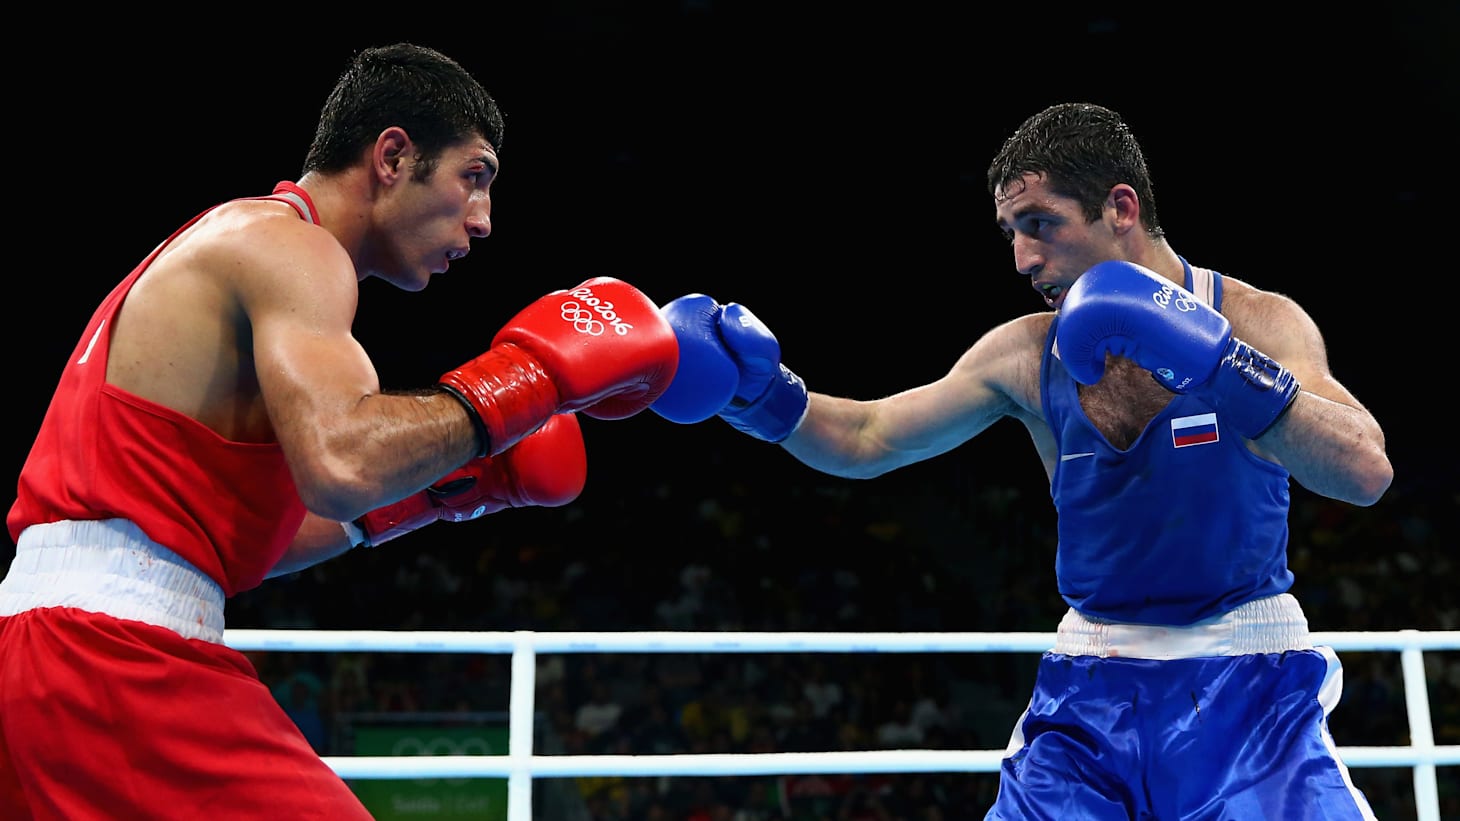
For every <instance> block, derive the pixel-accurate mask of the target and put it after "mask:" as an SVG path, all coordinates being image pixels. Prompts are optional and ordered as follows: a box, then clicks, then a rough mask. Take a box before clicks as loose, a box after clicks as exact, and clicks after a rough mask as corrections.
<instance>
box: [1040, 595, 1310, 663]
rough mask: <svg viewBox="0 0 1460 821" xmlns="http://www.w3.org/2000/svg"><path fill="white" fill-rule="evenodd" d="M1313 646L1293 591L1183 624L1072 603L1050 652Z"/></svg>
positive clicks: (1187, 653)
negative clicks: (1091, 612) (1092, 611)
mask: <svg viewBox="0 0 1460 821" xmlns="http://www.w3.org/2000/svg"><path fill="white" fill-rule="evenodd" d="M1311 649H1313V640H1312V639H1311V638H1309V635H1308V618H1307V617H1306V616H1304V615H1303V608H1302V607H1301V606H1299V604H1298V600H1297V599H1296V598H1294V597H1293V596H1292V594H1290V593H1281V594H1279V595H1276V596H1268V597H1267V598H1262V599H1255V600H1253V601H1250V602H1247V603H1246V604H1243V605H1239V606H1238V607H1236V608H1234V609H1233V610H1230V611H1228V612H1226V613H1223V614H1222V615H1220V616H1213V617H1211V618H1209V619H1204V620H1202V621H1199V622H1196V623H1195V624H1189V625H1186V626H1184V627H1172V626H1167V625H1155V624H1125V623H1122V622H1112V621H1108V620H1106V619H1102V618H1098V617H1096V616H1086V615H1082V614H1080V613H1078V612H1076V611H1075V610H1074V609H1073V608H1071V609H1070V610H1069V612H1067V613H1065V617H1064V618H1063V619H1061V620H1060V626H1059V629H1058V630H1057V631H1056V632H1055V643H1054V650H1053V652H1055V653H1061V654H1064V655H1067V656H1099V657H1100V658H1136V659H1158V660H1169V659H1187V658H1203V657H1207V656H1245V655H1250V654H1253V653H1283V652H1287V651H1288V650H1311Z"/></svg>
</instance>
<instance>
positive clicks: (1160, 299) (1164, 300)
mask: <svg viewBox="0 0 1460 821" xmlns="http://www.w3.org/2000/svg"><path fill="white" fill-rule="evenodd" d="M1173 295H1174V296H1175V297H1176V299H1175V300H1173V299H1171V297H1172V296H1173ZM1151 299H1152V300H1154V301H1155V303H1156V304H1157V305H1160V306H1161V307H1162V308H1165V307H1167V306H1168V305H1173V304H1174V305H1175V306H1176V310H1178V311H1180V312H1182V313H1183V314H1189V313H1191V312H1192V311H1195V310H1196V309H1197V306H1198V304H1199V303H1198V302H1197V301H1196V300H1194V299H1192V298H1191V297H1190V296H1188V295H1187V294H1185V293H1177V291H1176V289H1175V288H1172V287H1171V286H1170V285H1163V286H1161V289H1160V290H1159V291H1156V292H1155V293H1153V294H1151Z"/></svg>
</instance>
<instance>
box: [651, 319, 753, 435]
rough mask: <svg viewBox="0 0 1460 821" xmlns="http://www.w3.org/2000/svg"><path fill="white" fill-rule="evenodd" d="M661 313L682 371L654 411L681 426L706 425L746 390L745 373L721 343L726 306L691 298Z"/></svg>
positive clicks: (653, 406)
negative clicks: (676, 346) (741, 389)
mask: <svg viewBox="0 0 1460 821" xmlns="http://www.w3.org/2000/svg"><path fill="white" fill-rule="evenodd" d="M659 311H660V313H662V314H663V315H664V318H665V319H667V320H669V326H670V327H671V328H673V329H674V337H675V339H676V340H678V341H679V369H678V370H677V371H675V374H674V381H673V382H670V383H669V387H668V388H666V389H665V390H664V393H661V394H660V395H659V398H658V399H656V400H654V403H653V404H652V405H650V406H649V409H650V410H652V411H654V412H655V413H657V414H659V415H660V416H662V417H664V418H665V419H668V420H669V421H671V422H678V423H679V424H681V425H688V424H693V423H695V422H703V421H704V420H706V419H709V418H710V417H711V416H714V415H715V414H717V413H719V412H720V410H721V409H722V408H724V407H725V406H726V405H728V404H730V400H731V399H734V398H735V389H736V387H737V386H738V385H739V384H740V368H739V366H737V365H736V364H735V360H734V359H732V358H731V356H730V352H729V351H728V350H726V349H725V340H723V339H721V338H720V311H721V307H720V303H718V302H716V301H715V300H713V299H711V298H710V297H707V296H705V295H704V294H689V295H687V296H682V297H680V298H679V299H676V300H674V301H672V302H669V303H667V304H665V306H664V307H663V308H660V309H659Z"/></svg>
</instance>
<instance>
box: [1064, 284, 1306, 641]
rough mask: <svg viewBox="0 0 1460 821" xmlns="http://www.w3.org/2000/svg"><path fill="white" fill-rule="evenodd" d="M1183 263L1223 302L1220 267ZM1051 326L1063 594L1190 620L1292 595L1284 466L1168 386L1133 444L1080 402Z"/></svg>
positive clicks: (1206, 297)
mask: <svg viewBox="0 0 1460 821" xmlns="http://www.w3.org/2000/svg"><path fill="white" fill-rule="evenodd" d="M1181 263H1182V266H1183V267H1184V268H1185V269H1186V288H1187V290H1189V291H1192V292H1193V293H1195V294H1197V296H1198V297H1199V298H1200V299H1201V300H1202V301H1204V302H1206V303H1207V304H1209V305H1211V306H1212V307H1214V308H1216V309H1217V310H1221V307H1222V279H1221V274H1218V273H1216V272H1215V271H1210V270H1207V269H1204V268H1197V269H1193V268H1192V267H1191V266H1190V265H1187V264H1186V260H1184V259H1183V260H1182V261H1181ZM1058 327H1059V315H1058V314H1056V315H1055V320H1054V322H1053V323H1051V324H1050V328H1049V335H1048V337H1047V338H1046V340H1045V345H1044V361H1043V363H1042V366H1041V368H1040V393H1041V394H1042V396H1043V399H1042V401H1043V405H1044V418H1045V419H1046V420H1047V422H1048V423H1049V427H1050V429H1051V430H1052V431H1053V432H1054V437H1055V441H1056V443H1057V444H1058V446H1059V453H1060V461H1059V464H1058V465H1057V466H1056V467H1055V471H1054V477H1053V479H1052V480H1051V482H1050V494H1051V495H1052V496H1053V497H1054V506H1055V511H1056V512H1057V513H1058V517H1059V518H1058V534H1059V546H1058V548H1057V551H1056V554H1055V576H1056V579H1057V581H1058V585H1059V591H1060V595H1061V596H1062V597H1063V598H1064V599H1065V601H1066V602H1068V603H1069V605H1070V606H1071V607H1073V608H1074V609H1075V610H1077V611H1079V612H1080V613H1082V614H1084V615H1087V616H1094V617H1098V618H1104V619H1109V620H1112V621H1120V622H1131V623H1140V624H1169V625H1185V624H1191V623H1193V622H1196V621H1200V620H1202V619H1205V618H1208V617H1210V616H1216V615H1220V614H1222V613H1225V612H1227V611H1228V610H1231V609H1232V608H1234V607H1236V606H1238V605H1240V604H1243V603H1245V602H1248V601H1251V600H1253V599H1258V598H1262V597H1264V596H1271V595H1276V594H1278V593H1284V592H1287V590H1288V588H1290V587H1291V586H1292V583H1293V574H1292V572H1291V571H1289V570H1288V564H1287V544H1288V507H1289V502H1290V498H1289V495H1288V478H1289V474H1288V471H1287V470H1286V469H1285V468H1283V467H1282V466H1281V465H1278V464H1275V463H1273V462H1269V461H1267V460H1266V459H1262V458H1261V457H1259V456H1257V455H1255V454H1253V453H1252V452H1251V451H1249V450H1248V449H1247V447H1246V444H1245V442H1244V440H1243V439H1242V437H1241V436H1240V435H1238V434H1237V432H1236V431H1235V430H1232V429H1230V428H1227V427H1224V426H1223V424H1222V418H1221V415H1220V414H1218V413H1217V412H1216V411H1214V410H1213V409H1212V408H1211V406H1209V405H1207V404H1205V403H1203V402H1201V401H1200V400H1198V399H1196V398H1195V397H1192V396H1189V395H1180V394H1173V395H1172V399H1171V401H1170V403H1169V404H1167V405H1166V407H1165V408H1164V409H1162V411H1161V412H1160V413H1158V414H1157V415H1156V418H1154V419H1152V420H1151V421H1150V423H1149V424H1147V425H1146V428H1145V430H1144V431H1142V432H1141V435H1140V437H1139V438H1137V439H1136V441H1135V442H1134V443H1133V444H1132V445H1131V447H1130V448H1129V449H1128V450H1120V449H1117V448H1115V447H1114V446H1112V445H1111V444H1110V443H1109V442H1108V441H1106V439H1105V437H1104V436H1102V435H1101V434H1100V432H1099V431H1098V430H1096V428H1095V426H1094V424H1092V423H1091V422H1090V420H1089V419H1088V418H1087V417H1086V416H1085V411H1084V409H1083V408H1081V406H1080V398H1079V394H1078V392H1077V387H1076V386H1077V383H1076V382H1075V380H1074V378H1073V377H1071V376H1070V375H1069V373H1068V372H1067V371H1066V370H1065V367H1064V364H1063V363H1062V362H1060V360H1059V357H1058V353H1057V351H1056V347H1055V332H1056V329H1057V328H1058Z"/></svg>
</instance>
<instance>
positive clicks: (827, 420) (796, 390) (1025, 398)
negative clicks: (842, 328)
mask: <svg viewBox="0 0 1460 821" xmlns="http://www.w3.org/2000/svg"><path fill="white" fill-rule="evenodd" d="M664 312H665V315H666V316H667V317H668V318H669V320H670V324H671V325H672V326H673V327H674V329H675V333H676V335H677V336H678V338H679V343H680V372H679V374H678V375H677V376H676V378H675V381H674V382H673V383H672V384H671V385H670V387H669V389H668V390H667V391H665V393H664V395H663V396H662V397H661V398H660V401H658V402H656V403H655V404H654V405H652V406H651V408H652V409H653V410H654V411H655V412H657V413H659V414H660V415H661V416H664V417H665V418H667V419H669V420H671V421H674V422H680V423H693V422H697V421H700V420H701V419H705V418H708V417H710V416H715V415H718V416H720V417H721V418H723V419H725V421H727V422H728V423H730V424H731V425H732V426H733V427H735V428H736V429H738V430H741V431H743V432H745V433H747V434H749V435H751V436H754V437H756V438H758V439H764V440H766V441H771V442H777V443H779V444H780V445H781V446H782V447H783V448H785V450H786V451H787V452H788V453H790V454H791V455H793V456H795V457H796V458H797V459H799V460H800V461H801V462H803V463H805V464H806V465H807V466H809V467H812V468H815V469H816V470H819V471H822V472H824V473H829V474H832V475H836V476H843V477H847V478H871V477H874V476H880V475H882V474H884V473H886V472H888V471H890V470H894V469H896V468H899V467H903V466H905V465H909V464H912V463H914V462H919V461H922V460H925V459H929V458H932V457H934V456H937V455H939V454H942V453H946V452H947V451H949V450H952V449H953V448H955V447H957V446H958V445H960V444H962V443H963V442H966V441H968V440H969V439H971V438H973V437H974V436H977V435H978V434H979V433H981V432H982V431H984V430H985V429H986V428H988V427H989V426H990V425H992V424H993V423H994V422H995V421H997V420H999V419H1000V418H1003V417H1005V416H1010V417H1017V418H1020V419H1023V420H1026V421H1027V420H1029V419H1032V418H1034V414H1036V413H1037V410H1036V409H1037V405H1038V403H1037V399H1036V398H1035V397H1037V395H1038V394H1037V388H1036V385H1037V377H1038V351H1039V341H1040V340H1041V339H1042V334H1043V330H1044V329H1046V328H1047V327H1048V325H1047V324H1044V325H1041V324H1040V323H1039V322H1038V321H1037V320H1036V318H1035V317H1032V316H1031V317H1024V318H1021V319H1019V320H1015V321H1012V322H1009V323H1006V324H1004V325H1001V326H998V327H996V328H994V329H993V330H991V331H989V332H988V333H987V334H985V335H984V336H983V337H982V338H981V339H979V340H978V341H977V342H976V343H974V345H973V346H972V347H970V348H969V349H968V350H967V351H966V352H964V354H963V355H962V356H961V357H960V358H959V360H958V362H957V363H956V364H955V365H954V366H953V368H952V369H951V370H950V371H949V372H948V373H947V374H946V375H944V376H943V377H942V378H940V379H938V380H936V381H934V382H931V383H929V384H926V385H922V386H919V387H916V388H911V389H908V390H905V391H901V392H898V393H895V394H892V395H890V396H886V397H881V398H878V399H871V400H856V399H848V398H842V397H834V396H830V395H827V394H823V393H816V392H811V391H808V390H807V389H806V386H805V383H804V382H803V381H802V380H801V379H800V377H798V376H796V375H795V374H794V373H793V372H791V371H790V369H789V368H786V367H785V366H784V365H783V364H782V363H781V359H780V345H779V343H778V342H777V340H776V338H775V336H774V335H773V334H772V333H771V332H770V330H769V328H767V327H766V326H765V325H764V324H763V323H762V322H760V320H759V319H757V318H756V317H755V316H754V315H753V314H751V313H750V311H749V310H748V309H746V308H745V307H744V306H742V305H738V304H736V303H730V304H728V305H723V306H722V305H720V304H719V303H718V302H716V301H715V300H713V299H711V298H710V297H708V296H704V295H702V294H691V295H689V296H685V297H681V298H680V299H677V300H675V301H673V302H671V303H669V304H667V305H666V306H665V307H664Z"/></svg>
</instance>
